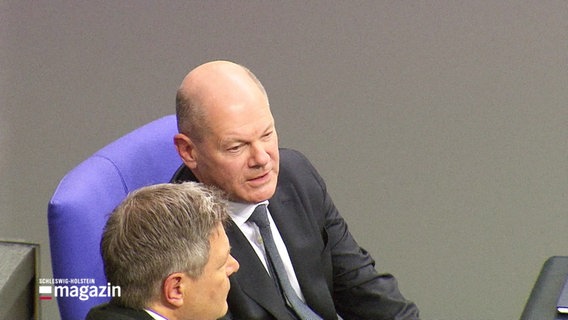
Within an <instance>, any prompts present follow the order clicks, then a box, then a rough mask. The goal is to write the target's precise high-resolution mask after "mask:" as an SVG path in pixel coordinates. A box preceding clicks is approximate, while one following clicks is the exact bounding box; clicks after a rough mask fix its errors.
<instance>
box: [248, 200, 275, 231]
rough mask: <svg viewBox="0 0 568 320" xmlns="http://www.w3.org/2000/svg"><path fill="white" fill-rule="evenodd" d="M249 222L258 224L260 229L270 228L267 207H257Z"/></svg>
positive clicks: (261, 205)
mask: <svg viewBox="0 0 568 320" xmlns="http://www.w3.org/2000/svg"><path fill="white" fill-rule="evenodd" d="M248 221H252V222H254V223H256V225H257V226H258V227H259V228H265V227H268V226H270V222H268V215H267V214H266V205H265V204H260V205H258V206H256V208H254V211H253V212H252V214H251V216H250V218H249V219H248Z"/></svg>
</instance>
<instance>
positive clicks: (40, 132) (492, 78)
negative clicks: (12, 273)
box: [0, 0, 568, 320]
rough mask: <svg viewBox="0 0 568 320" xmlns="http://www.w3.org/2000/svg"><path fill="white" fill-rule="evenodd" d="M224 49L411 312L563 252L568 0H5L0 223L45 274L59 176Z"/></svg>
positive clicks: (484, 288) (469, 306)
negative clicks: (243, 68)
mask: <svg viewBox="0 0 568 320" xmlns="http://www.w3.org/2000/svg"><path fill="white" fill-rule="evenodd" d="M221 58H222V59H230V60H234V61H237V62H240V63H243V64H245V65H247V66H249V67H250V68H251V69H252V70H253V71H255V72H256V73H257V75H258V76H259V77H260V79H261V80H262V81H263V82H264V84H265V86H266V88H267V90H268V92H269V95H270V97H271V104H272V107H273V112H274V115H275V117H276V120H277V124H278V129H279V133H280V139H281V145H282V146H287V147H293V148H296V149H299V150H301V151H303V152H304V153H305V154H307V155H308V156H309V157H310V158H311V159H312V161H313V162H314V163H315V165H316V166H317V167H318V169H319V170H320V172H321V174H322V175H323V176H324V177H325V179H326V181H327V183H328V187H329V189H330V192H331V193H332V195H333V197H334V199H335V202H336V205H337V206H338V207H339V209H340V210H341V211H342V213H343V215H344V216H345V218H346V219H347V220H348V222H349V223H350V228H351V231H352V232H353V233H354V235H355V236H356V238H357V239H358V240H359V242H360V243H361V245H362V246H364V247H366V248H368V249H369V251H371V253H372V254H373V255H374V257H375V258H376V259H377V268H378V269H379V270H380V271H387V272H392V273H394V274H395V275H396V276H397V277H398V279H399V282H400V287H401V289H402V291H403V292H404V294H405V295H406V296H407V297H408V298H410V299H412V300H414V301H416V302H417V303H418V304H419V306H420V307H421V310H422V315H423V318H424V319H491V320H494V319H503V320H505V319H515V318H518V317H519V315H520V313H521V311H522V308H523V306H524V303H525V301H526V298H527V297H528V295H529V292H530V289H531V288H532V285H533V283H534V281H535V279H536V276H537V274H538V272H539V270H540V267H541V265H542V263H543V262H544V260H545V259H546V258H547V257H549V256H551V255H568V237H567V236H566V230H568V216H567V212H566V211H567V209H566V208H568V201H567V199H568V197H567V193H568V192H567V191H568V170H567V169H568V168H567V159H568V152H567V140H568V125H567V123H568V112H567V109H566V105H567V102H568V70H567V62H568V5H567V3H566V2H565V1H458V2H455V1H436V2H432V1H353V2H351V1H309V2H304V1H287V2H276V1H273V2H271V1H233V2H223V1H210V2H205V1H185V0H183V1H182V0H179V1H169V2H161V3H158V2H155V1H133V0H132V1H105V2H98V3H97V2H95V1H16V0H13V1H10V0H0V70H1V71H0V181H2V183H1V184H0V218H1V219H0V221H1V222H0V224H1V225H0V238H2V239H9V240H25V241H32V242H38V243H40V244H41V249H42V259H43V260H42V271H43V276H44V277H50V276H51V274H50V272H51V271H50V270H51V269H50V260H49V243H48V236H47V224H46V206H47V202H48V200H49V198H50V196H51V194H52V193H53V191H54V189H55V187H56V186H57V183H58V181H59V179H60V178H61V177H62V176H63V175H64V174H65V173H66V172H67V171H69V170H70V169H72V168H73V167H74V166H75V165H77V164H78V163H79V162H80V161H81V160H83V159H84V158H86V157H88V156H89V155H90V154H92V153H93V152H94V151H96V150H97V149H98V148H100V147H102V146H104V145H105V144H107V143H108V142H110V141H112V140H114V139H115V138H117V137H119V136H121V135H122V134H124V133H126V132H128V131H130V130H132V129H134V128H136V127H138V126H140V125H142V124H144V123H146V122H148V121H150V120H153V119H155V118H157V117H159V116H162V115H165V114H169V113H173V110H174V92H175V89H176V88H177V86H178V84H179V82H180V81H181V79H182V78H183V76H184V75H185V74H186V72H187V71H188V70H189V69H191V68H193V67H194V66H196V65H197V64H200V63H202V62H205V61H207V60H212V59H221ZM42 305H43V309H44V319H57V318H58V315H57V311H56V307H55V303H54V302H42Z"/></svg>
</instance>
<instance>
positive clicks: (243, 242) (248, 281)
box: [226, 221, 288, 319]
mask: <svg viewBox="0 0 568 320" xmlns="http://www.w3.org/2000/svg"><path fill="white" fill-rule="evenodd" d="M226 233H227V237H228V238H229V242H230V243H231V247H232V248H231V255H232V256H233V257H234V258H235V259H237V261H238V262H239V264H240V268H239V271H238V272H237V273H235V274H233V275H232V276H231V277H232V278H233V281H236V282H237V283H238V286H239V288H240V289H242V291H243V292H244V293H245V294H246V295H248V296H249V297H250V298H251V299H252V300H253V301H255V302H256V303H258V304H259V305H261V306H262V307H263V308H264V309H266V310H267V311H268V312H269V313H271V314H272V315H273V316H274V317H275V318H276V319H284V318H288V316H287V315H288V311H287V309H286V307H285V306H284V304H283V303H282V297H281V295H280V292H279V291H278V289H277V288H276V286H275V285H274V282H273V281H272V278H271V277H270V276H269V275H268V273H267V272H266V269H265V268H264V265H263V264H262V262H261V261H260V260H259V258H258V256H257V254H256V252H255V251H254V249H253V248H252V247H251V245H250V243H249V242H248V240H247V239H246V237H245V236H244V235H243V234H242V232H241V230H240V229H239V228H238V227H237V226H236V225H235V224H234V223H233V222H232V221H231V222H230V224H229V226H227V228H226Z"/></svg>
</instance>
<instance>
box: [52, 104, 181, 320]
mask: <svg viewBox="0 0 568 320" xmlns="http://www.w3.org/2000/svg"><path fill="white" fill-rule="evenodd" d="M176 132H177V126H176V120H175V116H174V115H169V116H165V117H163V118H160V119H158V120H155V121H153V122H150V123H148V124H146V125H145V126H143V127H140V128H138V129H136V130H134V131H132V132H130V133H129V134H127V135H125V136H123V137H121V138H119V139H118V140H116V141H114V142H113V143H111V144H109V145H107V146H105V147H104V148H102V149H101V150H99V151H97V152H96V153H95V154H93V155H92V156H91V157H89V158H88V159H86V160H85V161H84V162H82V163H81V164H79V165H78V166H77V167H76V168H74V169H73V170H71V171H70V172H69V173H67V175H65V177H63V179H62V180H61V182H60V183H59V186H58V187H57V189H56V190H55V193H54V195H53V197H52V198H51V201H50V202H49V206H48V224H49V239H50V246H51V261H52V267H53V277H54V279H68V280H69V281H71V282H70V283H69V284H68V286H72V285H74V284H73V283H74V281H75V279H79V282H80V281H84V280H81V279H87V283H88V282H91V279H92V280H93V281H94V284H93V283H88V285H89V286H91V285H96V286H107V281H106V278H105V275H104V270H103V263H102V258H101V255H100V240H101V234H102V230H103V227H104V225H105V223H106V221H107V218H108V216H109V214H110V213H111V212H112V210H113V209H114V208H115V207H116V206H117V205H118V204H119V203H120V202H121V201H122V200H123V199H124V198H125V197H126V195H127V194H128V193H129V192H131V191H133V190H135V189H138V188H140V187H143V186H147V185H152V184H157V183H163V182H168V181H169V180H170V178H171V177H172V175H173V174H174V172H175V170H176V169H177V168H178V167H179V166H180V165H181V159H180V158H179V156H178V154H177V152H176V150H175V146H174V144H173V136H174V134H175V133H176ZM55 285H56V284H54V286H55ZM75 285H76V286H81V285H82V284H80V283H79V284H75ZM57 300H58V303H59V311H60V314H61V319H63V320H68V319H69V320H77V319H84V318H85V316H86V314H87V312H88V311H89V309H90V308H91V307H93V306H95V305H97V304H100V303H103V302H106V301H108V300H109V298H105V297H90V296H89V297H88V299H80V298H79V297H57Z"/></svg>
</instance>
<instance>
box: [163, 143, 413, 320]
mask: <svg viewBox="0 0 568 320" xmlns="http://www.w3.org/2000/svg"><path fill="white" fill-rule="evenodd" d="M172 181H173V182H183V181H196V178H195V176H194V175H193V174H192V173H191V171H190V170H189V169H188V168H187V167H185V166H183V165H182V167H180V168H179V169H178V171H177V172H176V174H175V175H174V177H173V178H172ZM269 201H270V203H269V206H268V208H269V210H270V214H271V215H272V218H273V219H274V222H275V223H276V226H277V227H278V230H279V231H280V234H281V235H282V238H283V240H284V243H285V244H286V247H287V248H288V252H289V254H290V258H291V260H292V264H293V265H294V269H295V271H296V276H297V277H298V281H299V283H300V286H301V288H302V292H303V293H304V296H305V298H306V301H307V303H308V305H309V306H310V307H311V308H312V309H313V310H314V311H316V312H317V313H318V314H320V315H321V316H322V317H323V318H324V319H337V314H339V315H341V317H342V318H343V319H345V320H348V319H372V320H380V319H418V309H417V307H416V306H415V305H414V304H413V303H412V302H410V301H408V300H406V299H405V298H404V297H403V296H402V295H401V294H400V292H399V290H398V285H397V282H396V279H395V278H394V277H393V276H392V275H390V274H378V273H377V271H376V270H375V261H374V260H373V259H372V258H371V256H370V255H369V254H368V253H367V251H365V250H364V249H362V248H360V247H359V245H358V244H357V243H356V242H355V240H354V239H353V237H352V236H351V234H350V233H349V230H348V229H347V224H346V223H345V220H343V218H342V217H341V215H340V214H339V212H338V211H337V209H336V208H335V205H334V204H333V201H332V200H331V198H330V196H329V194H328V193H327V190H326V186H325V183H324V181H323V179H322V178H321V177H320V175H319V174H318V172H317V171H316V169H315V168H314V167H313V166H312V164H311V163H310V162H309V161H308V159H307V158H306V157H305V156H304V155H302V154H301V153H299V152H298V151H294V150H290V149H280V173H279V176H278V185H277V188H276V192H275V194H274V196H273V197H272V198H271V199H269ZM227 236H228V238H229V241H230V243H231V247H232V251H231V253H232V255H233V256H234V257H235V259H237V260H238V261H239V263H240V270H239V271H238V272H237V273H235V274H233V275H232V276H231V278H230V280H231V290H230V291H229V296H228V298H227V300H228V303H229V314H228V315H227V316H226V319H241V320H253V319H279V320H280V319H291V318H290V315H289V313H288V311H287V309H286V306H285V303H284V301H283V299H282V297H281V295H280V293H279V292H278V291H277V289H276V287H275V286H274V283H273V282H272V280H271V279H270V277H269V276H268V274H267V272H266V271H265V269H264V266H263V265H262V263H261V262H260V260H259V259H258V257H257V255H256V254H255V252H254V250H253V249H252V247H251V246H250V244H249V242H248V241H247V239H246V238H245V236H244V235H243V234H242V233H241V232H240V230H239V228H238V227H236V226H235V225H232V226H231V225H229V226H228V227H227Z"/></svg>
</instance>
